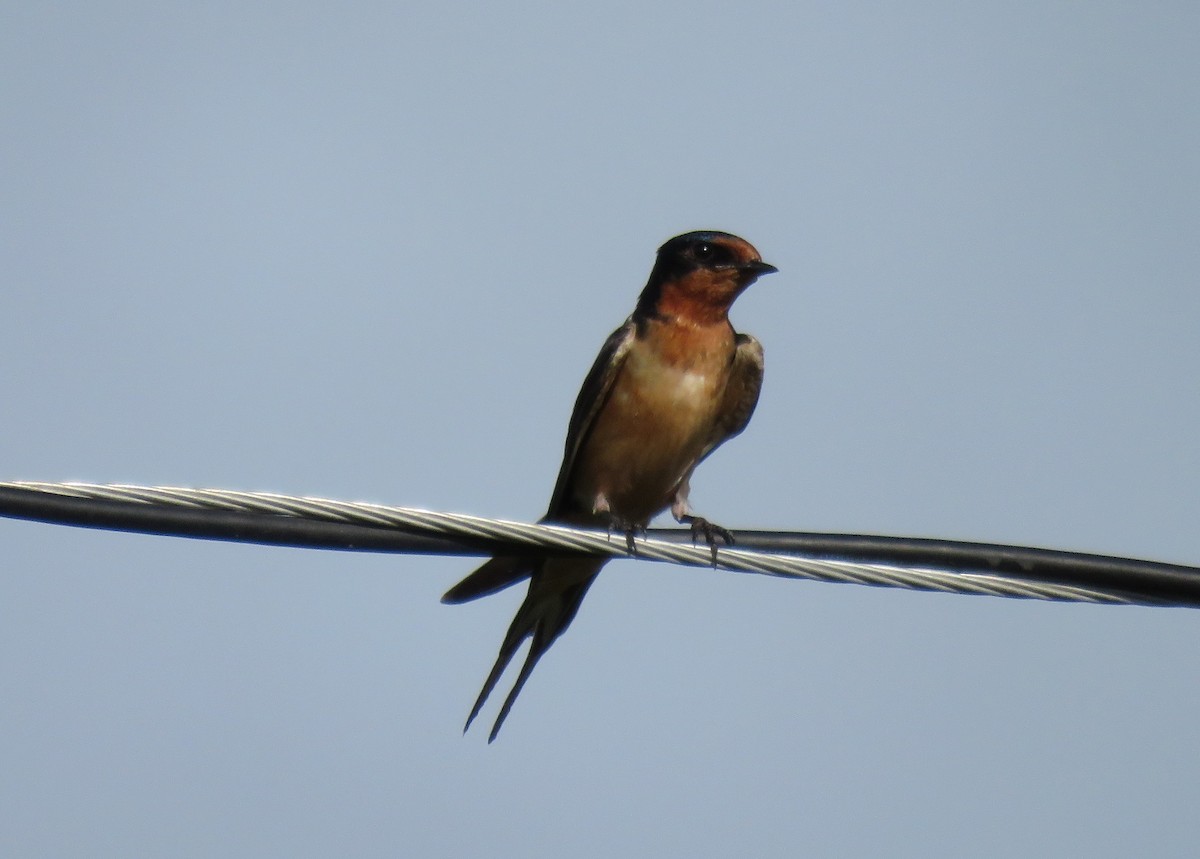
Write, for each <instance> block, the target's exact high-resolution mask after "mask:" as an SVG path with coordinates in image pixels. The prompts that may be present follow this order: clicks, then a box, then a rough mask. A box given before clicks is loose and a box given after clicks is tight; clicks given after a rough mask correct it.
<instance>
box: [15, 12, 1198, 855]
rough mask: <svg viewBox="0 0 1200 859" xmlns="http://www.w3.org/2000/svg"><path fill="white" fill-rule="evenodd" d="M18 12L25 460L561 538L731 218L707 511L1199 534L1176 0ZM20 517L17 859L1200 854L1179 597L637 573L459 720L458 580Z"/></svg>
mask: <svg viewBox="0 0 1200 859" xmlns="http://www.w3.org/2000/svg"><path fill="white" fill-rule="evenodd" d="M10 7H11V8H8V9H6V10H5V11H4V13H3V15H2V21H3V23H2V26H0V93H2V94H3V98H0V111H2V115H3V127H4V128H5V129H6V131H5V133H4V135H2V136H0V199H2V200H3V202H2V203H0V248H2V253H3V260H4V269H5V287H4V289H3V290H0V320H3V322H4V330H5V336H4V337H3V349H4V361H3V364H4V367H5V370H4V372H3V373H0V397H3V401H4V402H6V403H7V404H8V408H7V410H6V414H5V429H4V432H3V434H0V460H2V461H3V463H4V464H3V466H2V467H0V477H2V478H4V479H14V478H24V479H41V480H66V479H79V480H91V481H97V482H128V483H148V484H174V485H189V486H216V487H227V488H236V489H248V490H267V491H278V492H289V493H297V494H311V495H323V496H327V497H336V498H343V499H348V500H369V501H376V502H381V503H390V504H401V505H412V506H423V507H429V508H434V509H441V510H455V511H463V512H470V513H476V514H481V515H491V516H502V517H506V518H516V519H532V518H535V517H537V516H539V515H540V514H541V513H542V512H543V509H544V506H545V503H546V500H547V499H548V497H549V493H550V490H551V488H552V485H553V481H554V478H555V475H556V473H557V469H558V465H559V460H560V456H561V445H562V439H563V435H564V433H565V428H566V422H567V419H568V417H569V413H570V408H571V404H572V403H573V401H574V397H575V394H576V392H577V390H578V386H579V383H580V382H581V380H582V378H583V375H584V373H585V372H586V370H587V368H588V366H589V365H590V363H591V360H592V358H593V357H594V355H595V353H596V351H597V350H598V349H599V347H600V345H601V343H602V342H603V340H604V338H605V336H606V335H607V334H608V333H609V331H611V330H612V329H613V328H615V327H616V326H617V325H618V324H620V322H621V321H622V320H623V319H624V317H625V316H626V315H627V314H628V313H629V311H630V310H631V309H632V307H633V303H634V300H635V298H636V296H637V293H638V292H639V290H640V289H641V286H642V285H643V283H644V281H645V277H646V274H647V273H648V272H649V268H650V264H651V262H652V260H653V252H654V249H655V248H656V247H657V246H658V245H659V244H660V243H661V242H662V241H663V240H665V239H666V238H668V237H670V236H672V235H675V234H677V233H680V232H684V231H686V230H691V229H699V228H713V229H723V230H728V231H731V232H735V233H737V234H739V235H742V236H744V237H746V238H747V239H749V240H750V241H751V242H753V243H754V244H755V245H756V246H757V247H758V249H759V250H760V251H761V252H762V254H763V257H764V258H765V259H767V260H768V261H770V262H772V263H774V264H775V265H777V266H778V267H779V268H780V270H781V271H780V274H778V275H773V276H772V277H770V278H766V279H764V280H763V281H761V282H760V284H758V285H756V286H755V287H754V288H753V289H752V290H751V291H750V292H748V293H747V294H746V295H745V296H743V297H742V298H741V299H740V300H739V302H738V304H737V306H736V307H735V309H734V313H733V320H734V324H735V325H736V326H737V327H738V328H739V329H741V330H746V331H749V332H752V333H753V334H755V335H756V336H757V337H758V338H759V339H760V340H761V341H762V342H763V344H764V346H765V348H766V354H767V376H766V383H765V387H764V392H763V398H762V402H761V404H760V407H759V410H758V412H757V414H756V416H755V419H754V421H753V423H752V424H751V427H750V429H749V430H748V431H747V432H746V434H745V435H743V436H742V437H740V438H739V439H737V440H736V441H734V442H732V443H730V444H729V445H728V446H727V447H726V448H723V449H722V451H721V452H720V453H719V454H718V455H716V456H715V457H714V458H713V459H711V460H710V461H708V462H706V463H705V465H704V467H703V469H702V470H701V471H700V472H698V474H697V475H696V478H695V479H694V480H693V492H692V499H693V503H694V504H695V506H696V507H697V509H698V510H699V511H700V512H702V513H704V514H705V515H708V516H710V517H711V518H712V519H713V520H714V521H718V522H720V523H722V524H724V525H727V526H729V527H731V528H734V529H735V530H736V528H738V527H761V528H781V529H803V530H816V531H836V532H859V533H881V534H906V535H917V536H930V537H947V538H961V539H974V540H985V541H995V542H1012V543H1019V544H1024V545H1037V546H1048V547H1053V548H1064V549H1077V550H1085V551H1094V552H1101V553H1112V554H1119V555H1126V556H1134V557H1146V558H1152V559H1157V560H1167V561H1175V562H1179V563H1191V564H1200V528H1198V527H1197V521H1198V519H1200V515H1198V514H1200V489H1198V488H1197V487H1200V453H1198V448H1197V444H1196V427H1197V426H1198V425H1200V406H1198V403H1197V396H1196V391H1197V389H1196V378H1197V374H1198V371H1200V345H1198V344H1200V340H1198V338H1197V337H1196V334H1195V332H1196V321H1197V319H1198V318H1200V291H1198V290H1197V289H1196V272H1197V270H1198V269H1200V251H1198V250H1197V248H1198V243H1197V235H1200V159H1197V157H1196V151H1197V138H1198V131H1200V122H1198V117H1197V110H1196V105H1197V104H1198V103H1200V92H1198V90H1200V55H1198V54H1197V52H1196V48H1195V46H1196V44H1197V41H1198V38H1200V12H1198V11H1197V10H1196V8H1195V7H1194V5H1192V4H1184V3H1178V4H1171V3H1163V4H1152V5H1145V4H1118V3H1102V4H1087V5H1078V4H1035V3H1027V4H971V5H969V6H964V5H962V4H951V3H946V4H937V3H930V4H916V5H908V6H895V5H857V4H843V5H841V6H837V7H832V6H823V5H813V4H803V3H801V4H797V3H777V4H770V3H764V4H757V3H750V4H742V5H741V6H737V7H734V6H730V5H728V4H709V3H689V4H676V3H662V4H658V5H656V6H654V7H653V8H646V7H645V6H644V5H641V4H619V5H612V6H598V5H595V4H591V5H587V6H581V7H572V6H563V5H554V4H510V5H509V6H508V7H507V8H506V9H504V10H500V9H496V8H492V7H486V6H483V5H480V6H472V5H470V4H460V5H454V4H443V5H439V6H437V7H436V8H434V7H433V6H432V5H430V4H423V5H421V6H419V7H418V6H417V5H416V4H413V5H411V6H408V5H405V4H396V5H394V6H390V7H388V6H384V5H382V4H349V5H341V6H338V7H337V8H336V9H335V8H333V7H321V6H317V5H312V4H307V5H306V4H278V5H264V6H260V7H256V8H246V7H245V6H235V5H232V4H226V5H222V4H206V5H205V6H204V7H187V6H162V5H160V4H149V3H145V4H138V3H123V4H105V3H97V4H58V5H45V4H43V5H39V6H26V7H17V6H14V5H12V4H10ZM0 545H2V546H3V555H2V556H0V557H2V558H3V562H4V563H3V573H2V574H0V688H2V689H4V690H5V691H4V694H3V695H0V744H2V745H0V748H2V749H3V758H4V761H5V766H4V768H3V769H4V772H3V774H2V775H0V808H3V809H4V812H2V813H0V814H2V815H3V817H5V818H7V819H6V820H5V821H4V825H3V826H0V848H2V852H4V853H5V854H6V855H20V856H61V855H79V854H86V855H90V856H129V855H155V854H157V855H178V856H189V855H195V856H202V855H203V856H210V855H216V854H220V855H229V856H268V855H287V856H326V855H332V854H343V855H346V854H349V855H358V856H374V855H396V854H397V853H400V854H405V855H456V856H459V855H478V854H482V853H485V852H486V853H488V854H491V855H523V856H531V857H532V856H543V855H545V856H550V855H554V856H559V855H563V854H564V853H565V854H568V855H580V856H589V855H596V856H600V855H613V854H616V853H622V854H632V855H663V856H721V855H729V854H731V853H738V854H749V855H788V856H792V855H798V854H800V855H803V854H806V853H812V854H815V855H847V854H850V855H853V854H871V855H880V854H882V855H898V856H937V855H946V856H951V855H974V856H1012V855H1046V856H1052V855H1064V854H1071V855H1088V856H1127V855H1130V854H1134V853H1138V854H1143V855H1147V854H1149V855H1164V856H1165V855H1185V854H1188V853H1190V852H1191V848H1192V845H1194V843H1195V837H1196V827H1195V825H1194V823H1193V818H1194V814H1193V813H1192V809H1193V808H1194V807H1195V805H1196V803H1197V802H1198V801H1200V779H1198V778H1197V775H1196V772H1197V767H1196V761H1195V755H1194V754H1193V750H1194V749H1195V748H1197V746H1198V745H1200V718H1197V713H1200V694H1198V692H1197V690H1198V689H1200V684H1198V683H1197V680H1198V679H1200V677H1198V672H1197V669H1196V667H1195V664H1196V663H1195V659H1194V654H1195V653H1197V651H1198V647H1200V624H1198V620H1197V618H1198V616H1197V615H1196V614H1194V613H1193V612H1191V611H1186V610H1177V609H1143V608H1105V607H1095V606H1075V605H1051V604H1041V603H1031V602H1030V603H1027V602H1018V601H1009V600H1000V599H989V598H968V597H956V596H941V595H929V594H910V593H902V592H895V591H889V590H876V589H868V588H860V587H851V586H832V585H816V584H809V583H801V582H787V581H777V580H772V579H768V578H760V577H754V576H735V575H730V574H723V573H716V572H714V571H711V570H689V569H675V568H668V567H663V566H659V565H650V564H638V563H634V562H618V563H614V564H611V565H610V566H609V567H608V568H607V569H606V571H605V573H604V574H603V575H602V576H601V578H600V580H599V582H598V583H597V585H596V586H595V587H594V588H593V590H592V592H591V594H590V595H589V597H588V600H587V601H586V602H585V604H584V607H583V609H582V611H581V613H580V615H579V617H578V619H577V620H576V622H575V624H574V625H573V627H572V628H571V630H570V631H569V633H568V634H567V635H566V636H565V637H564V638H563V639H562V640H561V641H560V642H559V643H558V644H557V645H556V646H555V648H554V649H553V650H552V651H551V652H550V654H549V655H548V656H547V657H546V658H545V659H544V660H543V662H542V663H541V665H540V666H539V668H538V671H537V672H536V673H535V674H534V676H533V678H532V680H531V681H530V683H529V685H528V686H527V688H526V690H525V692H524V693H523V695H522V698H521V700H520V702H519V703H518V705H517V707H516V709H515V710H514V712H513V714H512V716H511V718H510V719H509V721H508V723H507V725H506V727H505V730H504V733H503V734H502V735H501V737H500V739H499V740H498V741H497V742H496V743H495V744H494V745H493V746H491V747H488V746H487V745H486V744H485V742H484V739H485V736H484V735H485V733H486V732H485V731H479V730H477V731H475V732H472V734H470V735H468V736H466V737H465V738H464V737H462V736H460V733H459V730H460V727H461V725H462V721H463V719H464V718H465V716H466V713H467V710H468V708H469V706H470V704H471V702H472V701H473V700H474V696H475V694H476V692H477V691H478V688H479V685H480V683H481V682H482V681H483V678H484V676H485V674H486V672H487V669H488V668H489V667H490V665H491V662H492V660H493V658H494V656H495V651H496V649H497V647H498V645H499V643H500V639H501V636H502V634H503V632H504V629H505V628H506V626H507V624H508V622H509V619H510V617H511V615H512V612H513V610H514V609H515V607H516V605H517V603H518V602H519V600H520V594H519V593H517V592H516V591H513V592H511V593H506V594H504V595H501V596H497V597H494V598H491V599H489V600H486V601H481V602H478V603H474V604H472V605H470V606H465V607H446V606H442V605H440V604H439V603H438V597H439V596H440V594H441V593H442V591H444V590H445V588H446V587H448V586H449V585H450V584H451V583H453V582H454V581H456V580H457V579H458V578H459V577H460V576H461V575H462V574H463V573H464V572H466V571H467V570H468V569H470V566H471V565H470V562H469V561H468V560H464V559H438V558H419V557H404V556H355V555H349V554H339V553H331V552H306V551H300V550H289V549H272V548H262V547H249V546H236V545H224V544H218V543H205V542H191V541H183V540H177V539H168V538H156V537H146V536H138V535H126V534H115V533H106V532H89V531H79V530H73V529H68V528H62V527H54V526H49V525H37V524H30V523H24V522H17V521H8V520H2V521H0ZM491 712H494V710H492V709H489V710H488V711H485V715H484V718H485V719H488V718H489V714H490V713H491Z"/></svg>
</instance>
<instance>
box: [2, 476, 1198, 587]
mask: <svg viewBox="0 0 1200 859" xmlns="http://www.w3.org/2000/svg"><path fill="white" fill-rule="evenodd" d="M0 515H4V516H9V517H12V518H18V519H30V520H36V521H41V522H51V523H57V524H63V525H76V526H82V527H89V528H104V529H110V530H119V531H132V532H137V533H145V534H160V535H168V536H178V537H193V538H200V539H211V540H229V541H235V542H244V543H259V544H267V545H277V546H295V547H306V548H322V549H338V550H348V551H368V552H406V553H424V554H448V555H492V554H531V553H536V552H542V553H547V554H592V555H607V556H610V557H628V556H629V555H628V551H627V549H626V544H625V540H624V537H623V535H610V534H606V533H605V532H603V531H590V530H583V529H577V528H569V527H565V526H560V525H535V524H528V523H520V522H508V521H504V520H499V519H486V518H482V517H477V516H466V515H462V514H455V513H436V512H432V511H428V510H419V509H415V508H410V507H389V506H384V505H379V504H368V503H363V502H353V503H352V502H345V501H332V500H329V499H321V498H301V497H295V496H287V495H276V494H272V493H262V492H237V491H233V490H223V489H182V488H176V487H161V486H160V487H150V486H125V485H105V484H86V483H34V482H24V481H20V482H9V483H0ZM736 537H737V545H736V546H735V547H732V548H729V547H723V548H721V549H720V550H719V551H718V553H717V557H716V561H715V566H717V567H718V568H721V569H726V570H731V571H735V572H746V573H760V574H765V575H774V576H783V577H787V578H798V579H810V580H816V581H824V582H840V583H855V584H866V585H875V586H882V587H899V588H908V589H915V590H929V591H943V592H949V593H962V594H987V595H992V596H1006V597H1017V598H1027V599H1047V600H1066V601H1075V602H1093V603H1115V604H1141V605H1160V606H1169V605H1174V606H1187V607H1193V608H1195V607H1200V568H1197V567H1188V566H1182V565H1177V564H1166V563H1159V562H1155V561H1143V560H1136V559H1130V558H1116V557H1109V556H1104V555H1092V554H1086V553H1079V552H1062V551H1056V550H1052V549H1037V548H1027V547H1021V546H1004V545H996V544H990V543H966V542H957V541H949V540H932V539H923V538H910V537H881V536H871V535H849V534H812V533H804V532H786V531H738V532H737V533H736ZM690 540H691V536H690V532H688V531H686V530H681V529H652V530H651V531H649V532H648V534H647V539H644V540H643V539H641V538H639V539H638V540H637V542H636V554H637V556H638V557H639V558H643V559H646V560H654V561H667V562H672V563H679V564H688V565H691V566H713V565H714V560H713V556H712V554H711V553H710V550H709V549H708V547H706V546H693V545H691V544H690Z"/></svg>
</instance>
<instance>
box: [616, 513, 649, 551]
mask: <svg viewBox="0 0 1200 859" xmlns="http://www.w3.org/2000/svg"><path fill="white" fill-rule="evenodd" d="M613 531H620V532H621V533H622V534H624V535H625V549H626V551H628V552H629V554H631V555H636V554H637V542H636V540H637V536H638V534H641V535H643V536H645V534H646V528H645V526H644V525H634V524H633V523H631V522H624V521H622V520H620V519H613V520H612V521H611V522H609V523H608V536H609V539H612V533H613Z"/></svg>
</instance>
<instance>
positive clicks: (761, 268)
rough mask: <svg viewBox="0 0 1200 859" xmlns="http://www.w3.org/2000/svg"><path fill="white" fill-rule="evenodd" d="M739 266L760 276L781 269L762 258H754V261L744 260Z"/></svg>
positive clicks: (748, 272) (749, 272) (747, 272)
mask: <svg viewBox="0 0 1200 859" xmlns="http://www.w3.org/2000/svg"><path fill="white" fill-rule="evenodd" d="M738 268H740V269H741V270H742V271H744V272H746V274H752V275H754V276H755V277H759V276H761V275H764V274H774V273H775V272H777V271H779V269H777V268H775V266H773V265H771V264H770V263H769V262H763V261H762V260H760V259H757V260H754V261H753V262H744V263H742V264H741V265H740V266H738Z"/></svg>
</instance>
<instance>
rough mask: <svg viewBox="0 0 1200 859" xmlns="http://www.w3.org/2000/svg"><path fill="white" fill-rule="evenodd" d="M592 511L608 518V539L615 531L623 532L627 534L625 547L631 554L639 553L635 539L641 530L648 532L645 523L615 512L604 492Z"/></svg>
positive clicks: (597, 499)
mask: <svg viewBox="0 0 1200 859" xmlns="http://www.w3.org/2000/svg"><path fill="white" fill-rule="evenodd" d="M592 513H594V514H595V515H597V516H604V517H606V518H607V519H608V528H607V531H608V539H610V540H611V539H612V533H613V531H620V532H622V533H623V534H624V535H625V548H626V549H627V550H628V552H629V554H631V555H636V554H637V543H636V542H634V541H635V540H636V539H637V535H638V533H639V532H640V533H642V534H645V533H646V526H645V525H638V524H637V523H635V522H629V521H627V520H625V519H622V518H621V517H620V516H617V515H616V514H615V513H613V512H612V506H611V505H610V504H609V503H608V497H607V496H606V495H605V494H604V493H603V492H601V493H600V494H599V495H597V496H596V500H595V502H594V503H593V504H592Z"/></svg>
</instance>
